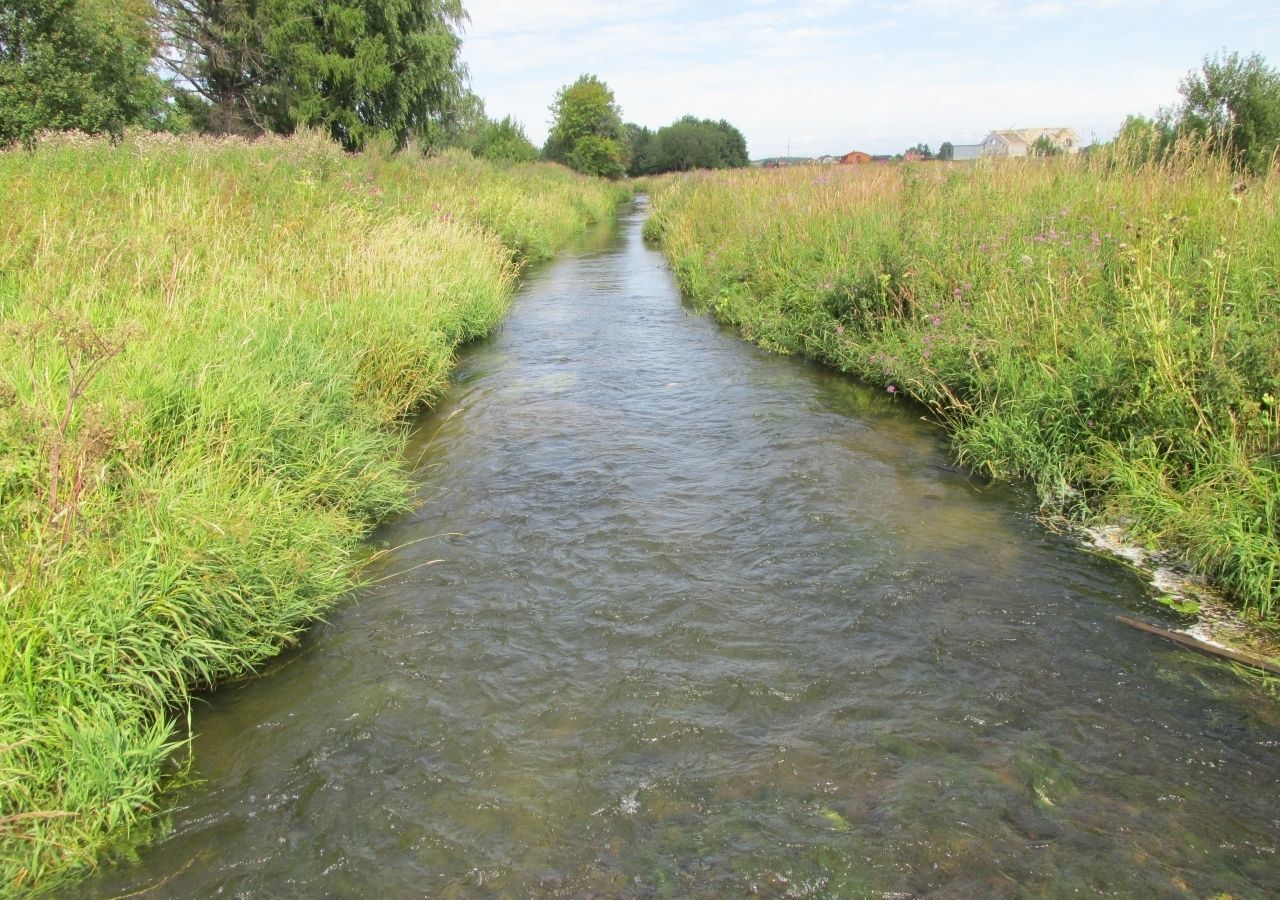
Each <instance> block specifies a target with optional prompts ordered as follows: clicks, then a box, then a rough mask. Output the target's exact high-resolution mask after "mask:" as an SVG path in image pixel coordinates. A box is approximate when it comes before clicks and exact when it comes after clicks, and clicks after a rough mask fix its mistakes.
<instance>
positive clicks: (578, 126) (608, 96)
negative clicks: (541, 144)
mask: <svg viewBox="0 0 1280 900" xmlns="http://www.w3.org/2000/svg"><path fill="white" fill-rule="evenodd" d="M550 108H551V114H552V122H551V133H550V134H549V135H548V136H547V143H546V147H545V149H544V153H545V155H546V157H547V158H548V159H551V160H554V161H556V162H562V163H565V164H566V165H568V166H569V167H570V168H572V169H575V170H576V171H579V172H583V173H585V174H587V175H600V176H604V177H606V178H618V177H620V176H621V175H623V174H624V173H625V172H626V164H627V162H628V160H627V146H626V143H625V141H624V135H623V129H622V111H621V110H620V109H619V108H618V104H617V102H616V101H615V100H614V97H613V91H612V90H610V88H609V86H608V85H607V84H605V83H604V82H603V81H601V80H600V79H599V78H597V77H596V76H595V75H582V76H581V77H579V78H578V80H577V81H575V82H574V83H573V84H570V85H566V86H565V87H563V88H561V89H560V90H559V91H557V92H556V99H555V102H554V103H552V104H551V107H550Z"/></svg>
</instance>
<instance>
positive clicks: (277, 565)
mask: <svg viewBox="0 0 1280 900" xmlns="http://www.w3.org/2000/svg"><path fill="white" fill-rule="evenodd" d="M389 146H390V145H389V144H388V145H387V147H384V148H383V150H382V151H371V152H368V153H365V154H363V155H351V154H347V153H344V152H342V150H341V149H340V148H339V147H338V146H337V145H335V144H334V143H333V142H331V141H330V140H328V139H327V138H325V137H322V136H318V135H311V136H308V135H303V136H299V137H296V138H290V139H286V138H271V137H268V138H263V139H260V140H256V141H251V142H250V141H245V140H241V139H221V140H209V139H197V138H176V137H172V136H168V135H163V134H160V135H151V136H143V137H136V138H126V139H124V140H123V141H122V142H119V143H116V144H113V143H110V142H108V141H107V140H105V139H94V138H88V137H85V136H83V135H77V134H74V133H72V134H64V135H56V136H49V137H46V138H45V139H44V140H43V141H42V142H39V143H37V145H36V147H35V149H34V150H27V149H14V150H11V151H8V152H4V153H0V195H3V196H4V197H5V202H4V204H3V205H2V206H0V323H3V326H2V328H0V893H6V892H20V891H24V890H29V889H32V888H33V886H37V887H38V886H39V885H40V884H42V883H43V884H48V883H49V878H50V876H51V874H54V875H56V874H60V873H61V874H65V873H68V872H72V871H74V870H76V869H77V868H78V867H84V866H86V865H89V864H91V862H92V860H93V856H94V853H95V851H96V850H97V849H98V848H100V847H101V845H102V844H103V842H104V841H105V840H108V839H109V838H110V837H111V836H112V835H119V834H121V833H122V832H123V831H124V830H126V829H128V828H129V827H130V826H131V825H132V824H134V823H136V822H137V821H138V820H139V819H140V818H141V817H144V816H146V815H147V813H148V812H149V811H152V810H154V809H156V806H157V795H158V791H159V789H160V787H161V786H162V784H163V783H164V778H165V773H166V765H167V763H166V761H167V760H170V759H171V751H172V750H173V749H174V748H175V747H176V746H178V745H179V744H180V742H181V740H182V738H181V734H182V728H181V723H182V721H183V719H184V718H185V716H186V712H187V710H188V708H189V704H190V697H191V692H192V691H196V690H199V689H202V688H205V687H208V686H210V685H214V684H217V683H218V682H220V681H223V680H225V679H230V678H237V677H241V676H244V675H246V674H250V673H252V672H253V671H254V669H255V667H256V666H257V665H258V664H259V663H261V662H262V661H263V660H264V659H266V658H267V657H269V656H271V655H272V654H275V653H277V652H278V651H279V650H280V649H281V648H282V647H285V646H288V645H289V644H291V643H293V642H295V641H296V640H297V637H298V635H299V633H300V632H301V630H302V629H303V628H304V627H305V626H306V624H307V623H308V622H310V621H312V620H313V619H314V618H315V617H316V616H317V615H319V614H321V613H322V612H323V611H324V610H325V609H326V608H327V607H329V606H330V605H331V604H332V603H333V602H334V601H335V600H336V599H337V598H339V597H340V596H342V595H343V594H344V593H345V592H346V591H348V589H349V588H350V587H351V586H352V584H353V583H354V581H355V580H356V579H357V578H358V576H357V569H358V564H359V562H360V559H361V554H362V550H361V543H360V542H361V538H362V537H363V536H364V535H365V534H366V533H367V532H368V530H369V528H370V527H371V526H372V525H373V524H374V523H376V522H377V521H378V520H380V519H382V518H384V517H385V516H387V515H388V514H391V513H394V512H396V511H398V510H402V509H404V508H405V507H406V504H407V502H408V498H409V489H408V488H409V485H408V481H407V479H406V472H405V467H404V465H403V464H402V461H401V459H400V455H399V451H400V448H401V446H402V442H403V440H404V437H405V430H406V421H407V419H406V417H407V416H409V415H410V414H412V413H413V412H414V411H415V410H417V409H419V408H421V407H422V406H423V405H424V404H428V403H430V402H431V401H432V400H433V399H434V398H436V397H438V396H439V394H440V392H441V391H442V390H443V389H444V386H445V383H446V379H447V376H448V373H449V369H450V366H451V364H452V361H453V358H454V353H455V350H456V348H457V347H458V346H459V345H460V344H462V343H464V342H466V341H468V340H470V339H473V338H476V337H478V336H480V335H483V334H485V333H486V332H488V331H489V330H490V329H492V328H493V327H494V325H495V324H496V323H497V322H498V320H499V318H500V317H501V316H502V314H503V312H504V310H505V309H506V307H507V304H508V302H509V299H510V297H511V291H512V283H513V279H514V277H515V276H516V274H517V272H518V270H519V267H520V266H521V265H522V264H523V263H525V262H527V261H530V260H536V259H540V258H544V257H546V256H549V255H550V254H551V253H552V252H553V251H554V250H555V249H556V248H558V247H561V246H563V245H564V244H565V243H566V242H567V241H569V240H570V239H571V238H572V237H573V236H574V235H575V234H577V233H578V232H580V231H581V230H582V229H583V228H584V227H585V226H586V225H587V223H589V222H591V221H593V220H597V219H601V218H603V217H606V216H608V215H610V214H611V213H612V210H613V207H614V204H615V203H616V202H617V200H618V199H619V196H618V191H617V188H615V187H611V186H609V185H607V184H606V183H604V182H600V181H595V180H591V179H585V178H582V177H580V176H577V175H574V174H573V173H571V172H569V171H568V170H566V169H564V168H562V167H559V166H553V165H548V164H538V165H527V166H514V167H510V168H498V167H494V166H491V165H488V164H486V163H482V162H480V161H478V160H476V159H474V158H473V157H471V156H470V155H468V154H465V153H446V154H444V155H442V156H439V157H436V158H432V159H424V158H422V157H421V156H420V155H416V154H413V153H410V152H406V153H401V154H391V153H390V152H389V149H388V148H389Z"/></svg>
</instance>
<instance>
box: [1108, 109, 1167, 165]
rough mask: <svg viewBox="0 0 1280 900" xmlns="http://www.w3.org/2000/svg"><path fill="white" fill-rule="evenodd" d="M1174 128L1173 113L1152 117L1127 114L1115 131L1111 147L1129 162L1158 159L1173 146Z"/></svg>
mask: <svg viewBox="0 0 1280 900" xmlns="http://www.w3.org/2000/svg"><path fill="white" fill-rule="evenodd" d="M1176 128H1177V125H1176V122H1175V121H1174V117H1173V114H1172V113H1169V112H1165V113H1162V114H1161V115H1159V116H1157V117H1156V118H1154V119H1148V118H1147V117H1146V116H1134V115H1131V116H1127V117H1126V118H1125V120H1124V124H1123V125H1121V126H1120V130H1119V131H1118V132H1116V136H1115V140H1114V141H1113V142H1112V149H1113V150H1114V151H1116V152H1118V153H1120V154H1121V155H1122V157H1123V158H1127V159H1128V160H1130V161H1131V162H1136V163H1141V162H1146V161H1147V160H1152V159H1159V158H1161V157H1162V156H1164V154H1165V153H1167V152H1168V151H1169V149H1170V148H1171V147H1172V146H1173V141H1174V138H1175V137H1176Z"/></svg>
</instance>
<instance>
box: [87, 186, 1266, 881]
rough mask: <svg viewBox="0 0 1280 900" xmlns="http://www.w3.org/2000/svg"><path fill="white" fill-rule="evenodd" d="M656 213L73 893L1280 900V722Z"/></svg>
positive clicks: (512, 347)
mask: <svg viewBox="0 0 1280 900" xmlns="http://www.w3.org/2000/svg"><path fill="white" fill-rule="evenodd" d="M643 215H644V208H643V201H640V202H639V203H638V204H637V206H636V207H635V208H633V209H631V210H629V211H628V212H627V213H626V214H624V215H623V216H622V217H621V219H620V221H619V222H618V223H617V224H616V225H615V226H611V227H602V228H600V229H597V230H596V231H595V232H594V233H593V234H592V235H591V236H589V237H588V238H587V239H584V241H583V242H582V245H581V246H580V247H578V248H577V249H576V250H574V251H573V252H570V253H567V254H565V255H563V256H562V257H560V258H559V259H558V260H556V261H554V262H552V263H550V264H548V265H546V266H543V267H541V268H539V269H536V270H534V271H532V272H531V273H530V274H529V275H528V277H527V278H526V281H525V284H524V286H523V287H522V289H521V290H520V292H519V295H518V297H517V300H516V304H515V306H514V308H513V310H512V312H511V315H510V317H509V318H508V319H507V320H506V322H505V324H504V325H503V327H502V328H501V329H500V330H499V331H498V332H497V333H496V334H495V335H493V336H492V337H490V338H489V339H487V340H485V341H482V342H480V343H479V344H477V345H476V346H474V347H472V348H470V349H469V350H468V351H467V352H466V353H465V356H464V358H463V360H462V361H461V364H460V366H459V369H458V371H457V376H456V380H455V384H454V386H453V388H452V389H451V391H450V393H449V395H448V396H447V397H446V398H445V399H444V400H443V402H442V403H441V404H440V406H439V407H438V409H437V410H436V411H435V412H433V413H432V414H430V415H428V416H426V417H425V418H424V419H423V421H422V422H421V424H420V428H419V429H418V431H417V435H416V437H415V438H414V441H413V443H412V444H411V446H410V448H409V452H410V456H411V459H413V460H416V461H418V466H417V469H416V481H417V485H418V492H419V498H420V500H421V507H420V509H419V510H418V511H417V512H416V513H415V514H411V515H406V516H404V517H402V518H400V519H398V520H396V521H394V522H391V523H389V524H388V525H387V526H385V527H384V528H382V529H381V530H380V531H379V532H377V533H376V534H375V536H374V541H375V543H376V544H377V545H379V546H382V547H385V548H388V549H390V552H388V553H387V554H385V555H384V556H382V557H381V558H379V559H378V560H377V561H375V562H374V563H373V564H372V565H371V567H370V568H369V570H368V577H369V578H370V579H372V580H375V581H376V582H377V583H376V584H373V585H371V586H370V587H368V588H365V589H363V590H361V591H359V592H358V593H357V594H356V595H355V596H353V597H352V598H351V600H350V601H349V603H347V604H346V605H344V606H343V607H342V608H341V609H339V610H337V611H335V612H334V613H333V614H332V615H331V616H330V617H329V621H328V622H327V623H325V624H322V625H319V626H317V627H316V628H314V629H313V630H312V631H311V632H310V633H309V635H308V637H307V639H306V640H305V642H304V644H303V646H302V647H301V648H299V649H298V650H296V651H292V652H290V653H288V654H286V655H285V656H284V657H282V658H281V659H280V660H278V661H277V662H275V663H274V664H273V665H272V666H271V667H270V671H269V673H268V674H269V677H265V678H262V679H258V680H255V681H251V682H248V683H246V684H244V685H235V686H228V687H226V688H223V689H221V690H219V691H216V692H214V693H213V694H211V695H209V696H207V697H205V698H203V699H202V700H201V701H200V702H199V703H198V704H197V710H196V713H195V717H194V723H193V727H194V730H195V732H196V733H197V737H196V738H195V741H194V750H195V774H196V775H197V776H198V777H199V778H200V782H199V783H197V784H195V785H193V786H191V787H188V788H185V789H182V790H180V791H176V792H174V795H173V796H172V797H171V798H170V801H171V802H172V803H173V804H174V810H173V812H172V814H171V816H169V821H170V823H171V827H170V828H169V830H168V831H167V833H166V834H165V835H164V836H163V837H161V838H160V839H159V840H157V841H156V842H155V843H153V844H152V845H151V846H149V847H147V848H145V849H143V850H142V851H140V853H139V854H138V856H137V858H134V859H131V860H129V861H127V862H121V863H118V864H116V865H112V866H106V867H104V868H103V869H102V870H101V871H100V872H99V873H98V874H97V875H95V876H94V877H93V878H91V879H90V880H89V881H88V882H86V883H83V884H80V885H77V886H76V888H75V891H74V893H75V896H94V897H114V896H118V895H122V894H130V895H135V896H151V897H204V896H215V895H216V896H228V897H293V896H307V897H378V898H384V900H385V898H400V897H509V896H570V897H589V896H600V897H637V898H639V897H738V896H745V895H750V894H756V895H760V896H771V897H783V896H788V897H792V896H794V897H803V896H821V897H836V896H840V897H883V896H897V897H908V896H912V897H914V896H926V895H928V896H939V897H1004V896H1008V897H1017V896H1025V895H1028V894H1030V895H1035V896H1063V895H1068V894H1071V895H1075V894H1076V893H1077V892H1078V893H1081V894H1084V895H1091V894H1114V895H1119V896H1187V897H1208V896H1210V895H1212V894H1215V893H1218V892H1225V893H1230V894H1232V895H1233V896H1235V897H1237V898H1245V897H1264V896H1268V895H1274V894H1275V893H1276V892H1277V891H1278V890H1280V860H1278V859H1277V851H1276V847H1277V839H1278V838H1277V835H1278V834H1280V803H1278V801H1277V798H1278V797H1280V703H1277V702H1276V700H1275V699H1274V698H1272V697H1270V696H1268V695H1267V694H1266V693H1264V692H1263V691H1262V690H1260V689H1259V688H1258V687H1257V686H1256V685H1255V684H1253V683H1251V682H1248V681H1245V680H1241V679H1239V678H1237V677H1235V676H1233V675H1232V674H1231V673H1230V672H1229V671H1228V670H1226V669H1225V668H1224V667H1223V665H1222V664H1220V663H1219V662H1216V661H1213V660H1210V659H1208V658H1206V657H1202V656H1199V655H1197V654H1194V653H1191V652H1188V651H1186V650H1183V649H1179V648H1177V647H1174V646H1173V645H1170V644H1167V643H1165V642H1162V641H1160V640H1158V639H1156V638H1153V637H1151V636H1149V635H1146V634H1142V633H1140V632H1137V631H1134V630H1132V629H1130V628H1127V627H1125V626H1123V625H1121V624H1119V623H1117V622H1116V621H1115V616H1116V614H1117V613H1122V612H1128V613H1135V612H1136V613H1137V614H1140V615H1143V616H1146V617H1148V618H1158V617H1159V613H1158V612H1157V610H1158V609H1159V607H1158V606H1157V605H1156V604H1155V603H1154V601H1153V599H1152V597H1151V595H1150V591H1149V590H1148V589H1147V588H1146V587H1145V586H1144V584H1143V583H1142V581H1141V579H1139V578H1138V577H1137V576H1136V575H1134V574H1133V573H1131V572H1130V571H1128V570H1127V569H1125V568H1124V567H1122V566H1120V565H1118V564H1116V563H1113V562H1111V561H1108V560H1104V559H1099V558H1097V557H1095V556H1093V555H1090V554H1088V553H1086V552H1084V551H1083V550H1081V549H1079V548H1078V547H1077V546H1076V545H1075V544H1074V543H1073V542H1072V541H1071V540H1069V539H1067V538H1064V537H1061V536H1057V535H1054V534H1051V533H1049V532H1048V531H1046V530H1045V529H1043V528H1042V527H1041V526H1040V525H1039V524H1038V523H1037V521H1036V519H1035V515H1034V513H1035V508H1034V502H1033V497H1032V496H1031V494H1030V493H1029V492H1028V491H1027V490H1026V489H1024V488H1022V487H1019V486H1008V485H990V484H986V483H982V482H980V481H977V480H975V479H973V478H971V477H969V476H967V475H966V473H965V472H964V471H962V470H960V469H958V468H957V467H955V466H954V465H953V464H952V462H951V461H950V459H949V457H948V454H947V449H946V443H945V436H944V435H943V434H942V433H941V432H940V431H939V430H938V429H937V428H936V427H935V426H933V425H931V424H929V423H927V422H924V421H922V420H921V419H920V418H919V413H918V411H916V410H913V409H912V408H911V407H910V406H909V405H907V404H905V403H903V402H901V401H899V400H898V399H897V398H894V397H892V396H890V395H887V394H885V393H883V392H881V391H877V390H875V389H872V388H869V387H866V386H863V385H859V384H857V383H855V382H853V381H850V380H849V379H847V378H845V377H842V376H840V375H838V374H835V373H832V372H830V371H827V370H824V369H821V368H819V367H816V366H812V365H808V364H806V363H804V362H801V361H798V360H794V359H790V358H784V357H778V356H773V355H769V354H767V353H765V352H763V351H761V350H758V349H756V348H754V347H752V346H750V345H748V344H746V343H744V342H742V341H740V340H738V339H737V338H736V337H735V336H734V335H733V334H732V333H729V332H727V331H725V330H724V329H722V328H720V327H719V326H717V325H716V324H714V323H713V322H711V321H709V320H708V319H707V318H705V317H704V316H701V315H698V314H697V313H695V312H693V311H692V310H690V309H688V308H686V307H685V306H683V305H682V304H681V301H680V298H679V296H678V293H677V290H676V287H675V285H674V282H673V280H672V278H671V276H670V273H669V272H668V271H667V270H666V268H665V266H664V262H663V259H662V257H661V255H660V254H659V253H658V252H657V251H656V250H655V249H653V248H650V247H647V246H646V245H645V243H644V242H643V240H642V238H641V234H640V230H641V226H642V223H643Z"/></svg>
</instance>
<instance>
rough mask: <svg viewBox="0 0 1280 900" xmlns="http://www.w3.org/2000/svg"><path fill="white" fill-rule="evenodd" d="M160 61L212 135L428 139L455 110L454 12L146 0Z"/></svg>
mask: <svg viewBox="0 0 1280 900" xmlns="http://www.w3.org/2000/svg"><path fill="white" fill-rule="evenodd" d="M155 2H156V9H157V21H158V22H159V23H160V25H161V33H162V37H163V41H164V50H163V59H164V62H165V65H166V67H167V68H169V69H171V70H172V71H173V72H175V73H176V74H177V75H178V77H179V78H180V79H181V81H182V83H183V86H185V87H187V88H189V89H190V90H192V91H194V92H195V93H196V94H198V95H199V96H200V97H201V98H203V99H204V100H205V101H206V102H207V103H208V104H209V107H210V112H209V115H208V116H207V122H206V124H207V127H208V128H209V129H210V130H213V131H220V132H232V133H259V132H262V131H267V130H270V131H276V132H280V133H289V132H292V131H294V130H295V129H296V128H297V127H299V126H302V125H307V126H312V127H320V128H324V129H326V130H327V131H328V132H329V133H330V134H331V135H332V136H333V137H334V138H335V139H336V140H338V141H341V142H342V144H343V146H345V147H347V148H348V149H358V148H360V147H363V146H364V144H365V142H366V141H367V140H368V139H369V138H370V137H371V136H373V135H374V134H378V133H387V134H390V135H391V136H392V138H393V139H394V140H395V142H396V146H398V147H402V146H404V145H405V143H406V142H407V141H408V140H409V138H410V137H411V136H414V135H417V136H421V137H425V138H427V140H428V141H429V142H430V141H431V140H433V139H438V138H439V136H440V135H441V134H442V132H443V129H444V128H445V125H446V123H447V121H448V119H449V117H450V115H451V112H452V110H453V109H454V108H455V106H456V105H457V104H459V103H460V102H462V100H463V98H464V96H465V94H466V91H465V89H464V85H463V83H464V78H465V74H466V73H465V69H464V67H463V66H462V63H461V62H460V60H459V58H458V51H459V48H460V46H461V38H460V36H459V29H460V28H461V25H462V23H463V21H464V20H465V18H466V14H465V12H464V11H463V9H462V4H461V0H155Z"/></svg>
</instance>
